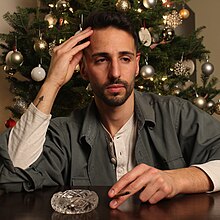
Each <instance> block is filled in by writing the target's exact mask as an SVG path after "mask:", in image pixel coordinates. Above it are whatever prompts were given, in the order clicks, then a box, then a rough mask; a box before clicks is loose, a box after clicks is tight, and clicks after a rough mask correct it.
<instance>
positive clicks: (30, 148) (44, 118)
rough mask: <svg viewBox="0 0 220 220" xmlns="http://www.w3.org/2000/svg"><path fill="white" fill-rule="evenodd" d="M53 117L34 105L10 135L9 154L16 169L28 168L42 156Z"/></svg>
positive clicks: (31, 105)
mask: <svg viewBox="0 0 220 220" xmlns="http://www.w3.org/2000/svg"><path fill="white" fill-rule="evenodd" d="M50 119H51V115H46V114H44V113H43V112H41V111H39V110H38V109H37V108H36V107H35V106H34V104H33V103H31V104H30V106H29V107H28V109H27V111H26V112H25V113H24V114H23V115H22V117H21V118H20V120H19V121H18V122H17V123H16V126H15V127H13V128H12V130H11V132H10V135H9V142H8V153H9V156H10V158H11V160H12V162H13V165H14V166H15V167H19V168H22V169H26V168H28V167H29V166H30V165H31V164H32V163H33V162H35V161H36V159H37V158H38V157H39V156H40V154H41V153H42V150H43V144H44V142H45V136H46V132H47V128H48V126H49V123H50Z"/></svg>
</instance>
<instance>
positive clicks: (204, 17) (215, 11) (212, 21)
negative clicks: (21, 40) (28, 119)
mask: <svg viewBox="0 0 220 220" xmlns="http://www.w3.org/2000/svg"><path fill="white" fill-rule="evenodd" d="M37 1H38V0H35V1H34V0H16V1H15V0H7V1H1V7H0V24H1V26H0V33H7V32H8V31H9V26H8V24H7V23H6V22H5V21H4V20H3V18H2V16H3V14H5V13H6V12H7V11H9V12H11V13H12V12H13V11H15V10H16V6H18V5H19V6H21V7H31V6H36V5H37ZM188 5H189V6H190V7H191V9H192V10H193V11H194V12H195V15H196V27H200V26H203V25H205V26H206V27H207V28H206V29H205V30H204V31H203V32H202V35H204V44H205V46H206V47H207V49H209V50H210V51H211V57H210V60H209V61H210V62H211V63H213V65H214V66H215V72H214V74H213V76H217V77H219V78H220V62H219V61H218V59H219V57H218V55H219V54H220V43H219V39H218V36H219V35H220V29H218V26H217V22H218V21H219V17H218V16H219V8H220V1H219V0H212V1H207V0H191V1H190V2H189V3H188ZM200 66H201V64H197V68H198V70H199V67H200ZM5 77H6V74H5V73H4V71H3V70H2V69H0V132H1V131H3V130H4V129H5V127H4V122H5V121H6V120H7V119H8V118H9V117H10V112H9V111H7V110H5V106H8V105H10V104H11V103H12V99H13V96H12V95H11V94H10V92H9V84H8V83H7V81H6V80H5ZM199 79H200V77H199V75H198V81H199ZM218 88H220V82H219V84H218ZM218 98H219V99H220V96H219V97H218ZM214 116H215V117H216V118H218V119H219V120H220V116H218V115H216V114H215V115H214Z"/></svg>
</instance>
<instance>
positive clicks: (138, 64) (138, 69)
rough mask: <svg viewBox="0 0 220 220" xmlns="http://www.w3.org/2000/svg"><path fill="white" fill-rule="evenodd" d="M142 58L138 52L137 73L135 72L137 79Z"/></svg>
mask: <svg viewBox="0 0 220 220" xmlns="http://www.w3.org/2000/svg"><path fill="white" fill-rule="evenodd" d="M140 58H141V53H139V52H138V53H137V55H136V72H135V77H136V76H138V74H139V64H140Z"/></svg>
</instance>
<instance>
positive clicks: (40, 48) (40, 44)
mask: <svg viewBox="0 0 220 220" xmlns="http://www.w3.org/2000/svg"><path fill="white" fill-rule="evenodd" d="M46 49H47V42H46V41H45V40H42V39H41V38H40V39H38V40H36V42H35V43H34V50H35V51H36V52H38V53H40V52H44V51H45V50H46Z"/></svg>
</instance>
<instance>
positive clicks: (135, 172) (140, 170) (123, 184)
mask: <svg viewBox="0 0 220 220" xmlns="http://www.w3.org/2000/svg"><path fill="white" fill-rule="evenodd" d="M150 169H151V167H150V166H148V165H146V164H140V165H138V166H136V167H135V168H134V169H132V170H131V171H129V172H128V173H126V174H125V175H124V176H122V178H121V179H120V180H119V181H118V182H116V183H115V184H114V185H113V186H112V187H111V189H110V190H109V193H108V195H109V197H110V198H112V197H114V195H115V194H117V193H118V192H119V191H121V190H122V189H123V190H124V191H125V190H126V191H129V190H132V188H128V187H127V186H128V185H129V184H131V183H132V182H133V181H135V180H136V179H137V178H138V177H140V176H141V175H143V174H144V172H147V171H148V170H150ZM133 186H134V185H133ZM125 188H126V189H125ZM137 188H138V187H137ZM139 189H140V187H139ZM131 193H133V190H132V191H131Z"/></svg>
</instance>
